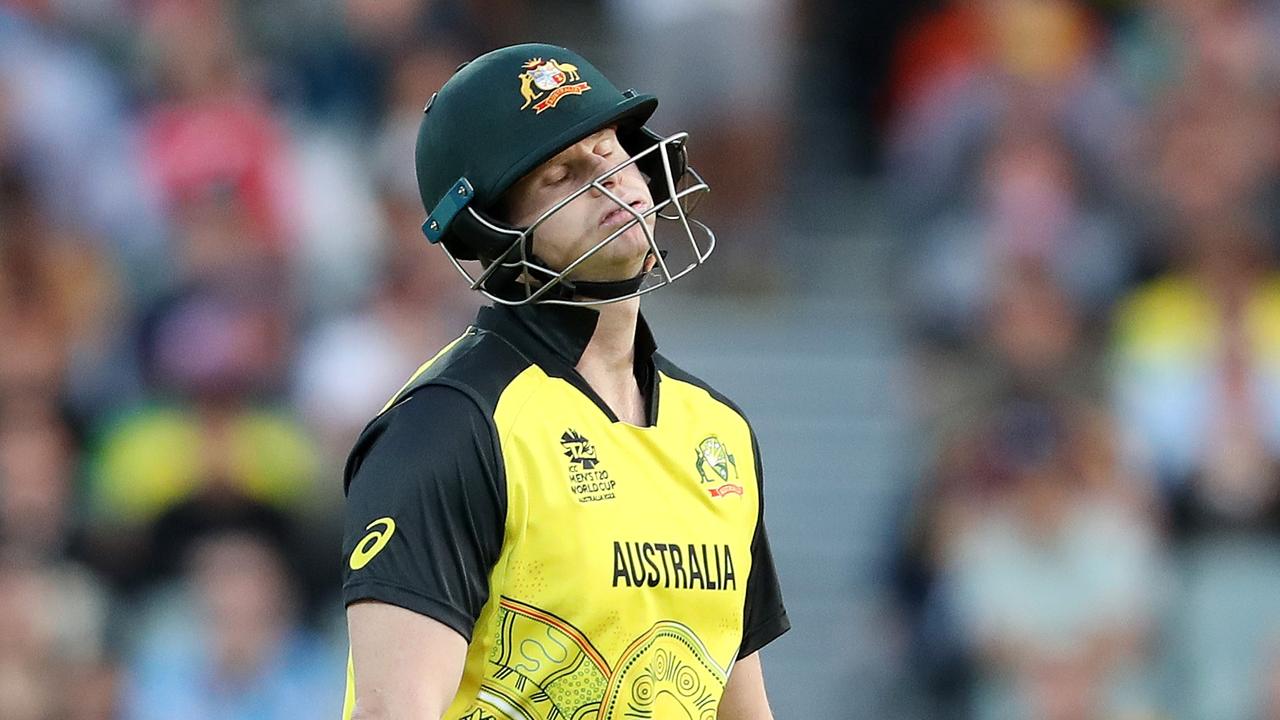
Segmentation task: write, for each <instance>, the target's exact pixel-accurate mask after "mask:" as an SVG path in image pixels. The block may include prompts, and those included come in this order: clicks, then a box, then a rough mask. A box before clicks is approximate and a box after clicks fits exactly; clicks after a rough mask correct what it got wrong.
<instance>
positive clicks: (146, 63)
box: [0, 0, 789, 720]
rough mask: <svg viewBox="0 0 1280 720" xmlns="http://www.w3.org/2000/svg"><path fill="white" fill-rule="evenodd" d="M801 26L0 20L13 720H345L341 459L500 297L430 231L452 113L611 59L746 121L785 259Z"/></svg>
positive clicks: (695, 115) (64, 16) (762, 201)
mask: <svg viewBox="0 0 1280 720" xmlns="http://www.w3.org/2000/svg"><path fill="white" fill-rule="evenodd" d="M786 7H787V6H786V4H785V3H770V2H756V3H741V4H736V3H728V4H726V3H721V2H714V1H713V0H702V1H698V0H691V1H684V0H682V1H680V2H665V3H655V2H651V1H650V0H608V1H605V2H598V3H577V2H568V1H566V2H559V3H556V2H541V3H534V2H524V1H522V0H471V1H462V0H319V1H316V0H305V1H303V0H277V1H275V2H270V3H255V2H239V1H237V0H0V718H3V719H4V720H107V719H116V718H120V719H125V720H133V719H145V718H157V719H158V718H182V720H276V719H279V720H285V719H289V720H294V719H296V718H317V717H336V716H337V713H338V712H339V708H340V707H341V700H342V692H343V681H344V678H345V661H346V637H345V621H344V618H343V615H342V608H341V603H340V601H339V588H338V581H339V572H338V570H339V563H340V562H341V558H340V557H339V546H338V543H339V536H340V514H341V497H342V496H341V467H342V465H343V460H344V459H345V455H346V452H347V451H348V449H349V448H350V446H351V443H352V442H353V441H354V438H355V436H356V434H357V433H358V431H359V430H360V428H361V427H362V426H363V425H364V423H365V422H366V421H367V420H368V419H369V418H371V417H372V415H373V414H374V413H375V412H376V411H377V409H378V408H379V407H381V405H382V404H383V402H385V400H386V398H387V397H388V396H389V395H390V394H391V393H392V392H393V391H394V390H395V389H396V388H397V387H399V386H400V385H401V383H402V382H403V380H404V379H405V378H406V377H408V375H409V374H410V373H411V372H412V371H413V370H414V369H415V368H416V367H417V366H418V365H419V364H420V363H421V362H422V361H423V360H425V359H426V358H428V357H430V356H431V354H432V353H433V352H434V351H435V350H436V349H437V348H438V347H439V346H440V345H442V344H443V343H445V342H447V341H448V340H450V339H452V338H453V337H454V336H455V335H456V334H458V333H459V332H461V330H462V329H463V328H465V326H466V324H467V323H468V322H469V321H470V320H471V318H472V317H473V315H474V311H475V308H476V306H477V305H478V304H479V298H478V296H476V295H475V294H473V293H470V292H469V291H467V289H466V287H465V285H464V284H463V282H462V280H461V279H460V278H459V277H457V275H456V273H455V271H454V269H453V268H452V267H451V266H449V265H448V264H447V262H446V261H445V260H444V259H443V255H442V254H439V253H438V252H437V251H434V250H431V249H429V248H428V247H427V245H426V243H425V241H424V240H423V238H422V236H421V232H420V230H419V225H420V223H421V220H422V216H423V211H422V208H421V203H420V200H419V198H418V193H417V187H416V184H415V179H414V175H413V160H412V157H413V155H412V153H413V143H414V137H415V134H416V131H417V125H418V121H419V118H420V117H421V112H422V107H423V104H424V102H425V101H426V99H427V98H428V97H429V96H430V95H431V93H432V92H433V91H435V90H436V89H438V88H439V87H440V85H441V84H443V83H444V81H445V80H447V79H448V77H449V76H450V75H451V74H452V73H453V71H454V69H455V68H456V67H457V66H458V65H459V64H460V63H461V62H463V61H464V60H467V59H470V58H471V57H474V56H475V55H477V54H479V53H481V52H483V51H485V50H488V49H491V48H493V47H497V46H499V45H503V44H508V43H511V42H518V41H526V40H533V39H551V40H553V41H558V42H562V43H566V44H568V43H576V44H578V45H579V46H583V45H585V50H586V51H587V53H588V55H589V56H590V55H591V50H592V48H594V49H595V50H596V51H597V53H598V54H604V55H605V57H604V59H603V60H602V62H601V64H602V65H604V66H605V67H606V68H610V69H617V68H620V67H621V68H629V70H628V71H620V72H618V73H617V74H618V75H619V76H620V79H621V80H622V81H623V82H627V81H630V82H633V83H634V84H635V85H637V86H638V87H641V88H643V89H645V90H648V91H657V92H658V93H659V94H663V96H664V106H663V108H664V109H663V113H664V114H663V120H662V123H661V125H662V129H666V130H676V129H681V128H680V127H679V126H680V125H682V124H687V125H693V127H690V128H689V129H691V130H693V131H694V132H695V137H696V136H697V135H696V133H697V131H698V130H699V129H704V130H705V128H708V127H712V126H715V125H717V124H718V125H724V124H725V119H726V118H729V117H732V118H734V119H735V122H734V123H733V124H732V126H731V127H732V131H730V132H726V133H723V134H714V133H706V132H704V133H703V137H704V138H706V143H705V147H703V148H702V155H701V156H700V157H701V160H700V162H699V165H700V166H701V167H702V169H703V170H704V172H707V173H708V174H710V175H713V176H718V177H721V178H723V182H718V183H717V189H718V190H719V191H720V192H719V194H720V195H721V197H723V198H724V200H722V201H720V204H719V205H718V206H717V205H714V204H713V205H711V207H710V208H708V209H709V210H710V212H711V213H712V214H713V215H715V214H717V213H718V214H719V216H720V217H721V218H723V219H724V222H725V223H726V226H727V225H728V224H732V225H733V227H736V228H737V229H738V230H739V231H740V233H741V234H742V235H743V236H744V237H745V238H747V241H750V242H754V243H756V245H757V246H758V247H764V246H765V245H766V244H767V243H768V235H767V234H766V233H765V232H764V228H765V227H767V218H768V216H769V214H770V206H769V203H768V201H767V197H766V196H767V189H768V183H767V178H768V176H769V175H768V173H769V172H771V170H770V169H769V168H770V167H771V166H773V165H776V164H778V163H779V162H781V159H780V158H781V153H782V150H781V148H782V145H781V143H770V144H769V148H768V150H770V151H771V152H770V151H766V152H761V153H759V154H758V155H757V157H756V159H754V160H752V159H748V160H743V159H741V158H740V157H735V155H737V154H739V149H738V146H739V145H740V144H741V143H742V142H743V141H744V140H743V138H744V137H747V136H748V135H747V134H748V133H749V134H750V135H749V136H750V137H753V138H758V137H759V136H760V133H776V134H778V136H779V137H781V136H782V131H781V129H780V127H779V126H780V121H779V120H778V117H777V113H776V112H775V111H774V110H773V109H772V108H770V107H760V106H757V105H756V104H755V103H753V102H751V99H752V92H754V88H756V87H757V86H756V84H757V83H767V84H769V85H770V86H772V87H773V89H774V90H775V91H776V92H777V93H779V94H781V93H785V92H786V88H785V87H784V85H785V80H786V78H787V77H788V75H787V70H786V68H787V62H788V60H787V52H788V48H789V40H788V38H789V36H788V35H787V34H786V33H781V32H779V31H778V27H779V23H778V19H779V18H780V17H782V18H785V17H786ZM708 25H714V26H717V27H720V28H722V32H721V33H720V34H719V35H717V37H720V38H721V39H722V43H723V44H722V46H719V47H712V48H707V49H699V48H698V47H697V46H695V45H690V44H689V33H694V34H695V35H696V34H697V33H699V32H702V31H701V30H699V28H703V29H705V28H706V27H707V26H708ZM621 27H626V28H627V32H626V33H617V32H613V31H612V30H611V29H617V28H621ZM676 29H679V30H680V31H681V32H683V33H685V36H684V37H682V38H681V37H676V36H675V35H674V34H673V33H674V31H675V30H676ZM611 33H612V34H611ZM619 36H625V38H626V42H622V41H620V40H618V37H619ZM703 37H710V35H709V34H706V33H703ZM615 40H617V41H616V42H615ZM660 44H662V45H661V46H662V47H664V48H665V50H664V51H663V52H661V53H657V54H655V53H653V52H651V51H650V48H652V47H658V46H659V45H660ZM755 46H758V49H756V50H753V51H752V54H751V56H752V57H754V58H756V59H760V60H763V61H765V63H766V64H765V66H764V67H761V68H758V69H757V70H758V72H757V73H756V74H755V76H754V77H753V78H750V79H748V78H744V77H743V76H741V75H740V74H738V73H737V72H736V71H735V69H734V68H735V65H736V64H737V63H738V62H739V61H740V60H741V59H742V58H741V57H740V56H741V53H742V52H743V48H748V47H755ZM703 61H705V63H706V64H708V66H712V67H714V68H715V72H714V73H710V72H708V73H704V74H701V75H699V74H697V73H689V72H687V70H681V69H682V68H689V67H693V66H695V65H697V64H698V63H699V62H703ZM677 71H678V72H677ZM673 73H674V74H676V75H678V77H675V76H672V75H673ZM663 74H665V75H666V82H658V83H657V84H656V85H654V86H652V87H650V86H646V85H643V84H642V83H641V79H642V77H643V76H645V75H657V76H663ZM730 79H731V80H733V81H734V82H735V83H737V87H731V86H730V85H729V84H728V82H727V81H728V80H730ZM694 80H698V81H699V82H701V83H702V84H701V85H700V86H699V85H696V84H694V85H691V84H690V83H691V82H692V81H694ZM511 89H512V93H513V98H515V97H518V96H517V93H518V86H517V85H516V84H515V83H514V75H513V86H512V88H511ZM697 147H698V146H697V145H696V143H695V145H694V148H695V150H694V152H698V150H697ZM726 163H734V165H735V166H736V167H745V168H748V169H751V168H752V167H753V166H755V165H759V168H756V169H755V170H753V171H751V172H746V173H732V172H727V171H725V170H723V168H724V167H725V166H726ZM735 206H736V207H740V208H745V210H743V211H741V212H733V213H730V212H727V211H726V210H725V209H724V208H728V207H735Z"/></svg>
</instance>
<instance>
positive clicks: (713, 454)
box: [694, 435, 742, 498]
mask: <svg viewBox="0 0 1280 720" xmlns="http://www.w3.org/2000/svg"><path fill="white" fill-rule="evenodd" d="M694 467H696V468H697V469H698V475H699V477H701V478H702V484H704V485H707V484H711V485H718V487H713V488H708V489H707V492H708V493H710V494H711V497H713V498H717V497H724V496H726V495H741V494H742V486H741V485H737V484H735V483H731V482H729V480H730V478H731V477H732V478H733V479H737V477H738V463H737V461H736V460H734V459H733V453H731V452H729V447H728V446H727V445H725V444H724V443H723V442H721V441H720V438H718V437H716V436H715V435H712V436H710V437H708V438H706V439H705V440H703V441H702V442H700V443H698V451H697V459H696V460H695V462H694Z"/></svg>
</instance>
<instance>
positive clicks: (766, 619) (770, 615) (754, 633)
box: [738, 431, 791, 659]
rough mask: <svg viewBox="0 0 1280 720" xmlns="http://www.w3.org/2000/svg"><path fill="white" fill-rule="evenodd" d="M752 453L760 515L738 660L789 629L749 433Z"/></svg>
mask: <svg viewBox="0 0 1280 720" xmlns="http://www.w3.org/2000/svg"><path fill="white" fill-rule="evenodd" d="M751 451H752V453H754V455H755V460H756V478H757V481H758V482H759V488H760V516H759V517H758V518H757V520H756V532H755V536H754V537H753V538H752V540H751V575H750V576H749V577H748V578H747V598H746V601H745V605H744V607H743V614H742V645H741V646H740V648H739V650H738V658H739V659H741V658H744V657H746V656H748V655H750V654H751V653H753V652H756V651H757V650H759V649H760V648H762V647H764V646H765V645H768V644H769V643H771V642H773V641H774V640H775V639H777V638H778V636H780V635H782V634H783V633H785V632H786V631H787V630H790V629H791V621H790V620H789V619H787V609H786V607H784V606H783V604H782V587H781V585H780V584H779V583H778V572H777V569H776V568H775V567H774V564H773V552H772V551H771V550H770V549H769V534H768V533H767V532H766V531H765V527H764V469H763V465H762V463H761V462H760V448H759V446H758V445H757V443H756V437H755V432H754V431H753V432H752V433H751Z"/></svg>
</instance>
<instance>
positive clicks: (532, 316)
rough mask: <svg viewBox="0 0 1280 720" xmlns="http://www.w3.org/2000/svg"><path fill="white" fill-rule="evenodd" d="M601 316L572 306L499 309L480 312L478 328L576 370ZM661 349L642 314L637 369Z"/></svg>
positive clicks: (522, 306) (502, 307)
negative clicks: (546, 354) (549, 355)
mask: <svg viewBox="0 0 1280 720" xmlns="http://www.w3.org/2000/svg"><path fill="white" fill-rule="evenodd" d="M599 319H600V313H599V311H597V310H594V309H592V308H589V307H578V306H572V305H537V304H535V305H517V306H506V305H498V306H495V307H484V308H481V309H480V314H479V317H477V318H476V326H477V327H478V328H480V329H481V330H492V331H494V332H496V333H498V334H499V335H502V336H503V337H505V338H507V340H509V341H511V342H513V343H515V344H516V345H517V347H518V349H520V350H522V351H525V352H529V353H530V354H533V355H535V356H536V355H542V353H539V352H537V351H539V350H543V351H547V352H550V353H551V354H552V355H553V356H554V357H555V358H556V359H558V360H560V361H562V362H565V363H568V364H569V366H570V367H573V366H576V365H577V364H578V361H579V360H581V359H582V353H583V351H585V350H586V349H587V343H589V342H591V337H592V335H594V334H595V331H596V322H597V321H599ZM657 349H658V346H657V343H655V342H654V339H653V333H652V332H651V331H650V330H649V323H647V322H646V321H645V319H644V314H643V313H642V314H641V315H640V316H639V317H638V318H637V322H636V365H637V366H638V367H643V366H645V365H648V364H649V361H650V360H651V359H652V358H653V355H654V353H655V352H657Z"/></svg>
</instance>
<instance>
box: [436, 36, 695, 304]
mask: <svg viewBox="0 0 1280 720" xmlns="http://www.w3.org/2000/svg"><path fill="white" fill-rule="evenodd" d="M657 106H658V100H657V98H655V97H653V96H652V95H644V94H639V93H636V92H635V91H632V90H625V91H624V90H619V89H618V88H617V87H616V86H615V85H614V84H613V83H612V82H610V81H609V79H608V78H606V77H605V76H604V75H603V74H602V73H601V72H600V71H599V70H598V69H596V67H595V66H594V65H592V64H591V63H590V62H588V61H587V60H586V59H584V58H583V57H582V56H581V55H579V54H577V53H575V52H573V51H572V50H569V49H567V48H563V47H558V46H555V45H547V44H543V43H529V44H523V45H512V46H509V47H504V48H500V49H498V50H494V51H491V52H489V53H486V54H484V55H481V56H480V57H478V58H476V59H475V60H473V61H471V62H469V63H465V64H464V65H462V66H461V67H460V68H459V69H458V70H457V72H455V73H454V75H453V77H451V78H450V79H449V80H448V82H446V83H445V84H444V86H443V87H441V88H440V90H439V92H437V93H435V94H434V95H432V96H431V99H430V100H429V101H428V102H427V105H426V108H425V109H424V114H423V118H422V124H421V126H420V127H419V130H418V139H417V147H416V149H415V162H416V166H417V176H418V191H419V194H420V195H421V198H422V204H423V207H424V208H425V209H426V212H427V219H426V222H424V223H423V226H422V229H423V233H424V234H425V235H426V236H427V239H428V240H429V241H430V242H431V243H433V244H442V245H443V246H444V247H445V249H446V251H447V252H448V253H449V255H450V256H451V258H453V259H454V260H455V264H457V263H456V261H457V260H480V261H482V262H484V263H485V264H486V265H489V264H493V263H502V262H503V261H504V258H509V257H511V256H512V253H513V252H515V251H516V250H519V249H523V250H524V251H525V252H527V251H528V247H527V246H526V247H524V248H521V247H520V246H521V243H523V242H525V241H527V240H528V238H527V236H523V235H521V233H520V230H521V229H520V228H513V227H511V226H509V225H507V224H506V223H504V222H503V221H502V219H500V218H498V217H495V215H494V212H493V211H494V208H495V206H496V204H497V203H498V201H499V199H500V198H501V197H502V195H503V193H505V192H506V191H507V190H508V189H509V188H510V187H511V186H512V185H514V184H515V183H516V182H517V181H519V180H520V179H521V178H522V177H524V176H525V175H526V174H527V173H529V172H530V171H532V170H533V169H535V168H537V167H538V166H539V165H541V164H542V163H543V162H545V161H546V160H548V159H550V158H551V157H553V156H555V155H556V154H558V153H559V152H561V151H562V150H564V149H565V148H568V147H569V146H571V145H573V144H574V143H576V142H578V141H579V140H582V139H583V138H585V137H587V136H589V135H591V134H593V133H595V132H598V131H599V130H601V129H603V128H606V127H610V126H616V127H617V133H618V139H619V142H620V143H621V144H622V146H623V148H624V149H625V150H627V152H628V153H629V154H630V155H632V156H639V159H637V160H636V161H635V164H636V165H637V166H638V167H639V169H640V170H641V171H642V172H643V173H644V174H645V175H646V177H648V178H649V179H650V180H649V185H650V190H651V192H652V194H653V200H654V203H655V205H661V204H662V203H663V201H664V200H669V199H671V198H672V190H673V189H675V188H676V182H675V181H678V180H679V179H680V178H682V177H683V176H684V175H685V173H686V171H687V170H688V165H687V158H686V154H685V148H684V136H683V135H680V136H678V137H676V136H672V137H666V138H664V137H662V136H660V135H658V134H656V133H654V132H653V131H651V130H649V129H648V128H646V127H645V122H646V121H647V120H648V119H649V117H650V116H651V115H652V114H653V112H654V110H655V109H656V108H657ZM655 148H656V151H654V149H655ZM646 150H647V151H648V152H646ZM663 155H665V159H664V157H663ZM699 181H700V179H699ZM702 190H704V191H705V185H703V186H702ZM676 192H677V193H679V192H680V191H679V190H676ZM681 194H682V193H681ZM677 199H680V198H677ZM660 217H665V216H662V215H660ZM666 219H670V218H666ZM695 246H696V245H695ZM459 269H461V268H459ZM464 275H467V273H465V271H464ZM467 277H468V278H470V275H467ZM473 285H475V286H476V287H477V288H478V289H481V290H486V288H485V287H483V286H482V285H479V284H478V283H473ZM486 294H489V293H488V292H486Z"/></svg>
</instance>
